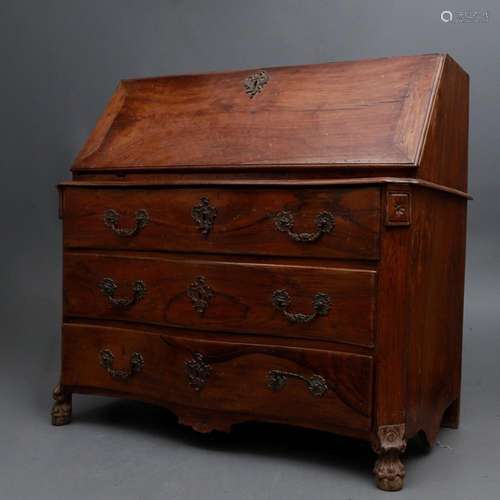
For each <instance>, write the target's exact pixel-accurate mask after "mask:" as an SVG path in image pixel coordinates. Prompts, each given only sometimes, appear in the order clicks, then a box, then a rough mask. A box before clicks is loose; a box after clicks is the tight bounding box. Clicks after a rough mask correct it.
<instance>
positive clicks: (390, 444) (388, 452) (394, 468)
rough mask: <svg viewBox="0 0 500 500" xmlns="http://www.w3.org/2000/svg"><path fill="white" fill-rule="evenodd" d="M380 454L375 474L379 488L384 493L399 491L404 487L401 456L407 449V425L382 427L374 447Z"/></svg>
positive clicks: (403, 468) (403, 470)
mask: <svg viewBox="0 0 500 500" xmlns="http://www.w3.org/2000/svg"><path fill="white" fill-rule="evenodd" d="M373 449H374V451H375V452H376V453H377V454H378V459H377V461H376V462H375V467H374V469H373V474H374V475H375V481H376V484H377V487H378V488H379V489H381V490H384V491H398V490H400V489H401V488H402V487H403V483H404V478H405V467H404V465H403V463H402V462H401V460H400V454H401V453H403V452H404V451H405V449H406V438H405V425H404V424H397V425H382V426H380V427H379V428H378V432H377V441H376V442H375V443H374V445H373Z"/></svg>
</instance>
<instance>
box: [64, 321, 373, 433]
mask: <svg viewBox="0 0 500 500" xmlns="http://www.w3.org/2000/svg"><path fill="white" fill-rule="evenodd" d="M139 358H140V359H141V365H140V369H139V368H137V369H136V371H135V372H133V370H132V367H133V366H134V364H133V360H134V359H139ZM103 360H104V361H103ZM136 366H137V365H136ZM131 372H133V373H131ZM372 372H373V367H372V358H371V357H369V356H363V355H358V354H350V353H341V352H334V351H319V350H314V349H299V348H292V347H281V346H280V347H278V346H269V345H262V344H248V343H236V342H221V341H207V340H193V339H186V338H179V337H173V336H170V335H166V334H165V335H162V334H156V333H147V332H144V331H139V330H126V329H119V328H111V327H101V326H95V325H91V326H90V325H84V324H65V325H64V328H63V361H62V383H63V384H64V385H66V386H73V387H82V388H87V389H89V388H90V389H92V388H97V389H102V390H109V391H115V392H117V393H123V394H128V395H131V396H133V397H138V398H139V399H140V398H141V397H143V398H145V399H149V400H153V401H156V402H165V403H166V404H167V406H168V403H169V402H170V403H177V404H182V405H186V406H190V407H194V408H200V409H210V410H219V411H227V412H234V413H238V414H248V415H250V416H251V417H252V418H251V419H253V420H254V419H256V418H257V419H259V418H264V419H265V418H266V417H267V418H269V419H273V420H278V421H285V422H290V423H294V422H295V423H307V422H308V421H316V422H317V421H319V422H324V423H327V424H329V425H338V426H343V427H348V428H354V429H369V428H370V422H371V394H372V376H373V373H372ZM120 375H122V376H120Z"/></svg>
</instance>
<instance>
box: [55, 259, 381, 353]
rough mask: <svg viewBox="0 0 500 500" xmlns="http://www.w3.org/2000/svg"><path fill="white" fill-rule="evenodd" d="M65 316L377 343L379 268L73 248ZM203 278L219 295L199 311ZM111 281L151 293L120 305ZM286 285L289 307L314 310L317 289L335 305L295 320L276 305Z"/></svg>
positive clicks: (121, 291)
mask: <svg viewBox="0 0 500 500" xmlns="http://www.w3.org/2000/svg"><path fill="white" fill-rule="evenodd" d="M64 259H65V265H64V291H65V293H64V314H65V316H68V317H87V318H101V319H115V320H120V321H133V322H141V323H151V324H159V325H167V326H173V327H182V328H197V329H200V330H215V331H230V332H234V333H246V334H251V333H255V334H259V333H260V334H262V333H265V334H268V335H272V336H284V337H297V338H309V339H318V340H319V339H322V340H331V341H337V342H347V343H352V344H358V345H372V343H373V328H374V319H375V317H374V315H375V286H376V272H375V271H371V270H351V269H339V268H316V267H310V266H297V265H295V266H292V265H278V264H257V263H251V262H246V263H245V262H241V263H240V262H238V263H236V262H230V261H226V262H223V261H222V262H221V261H212V260H210V261H203V260H193V259H190V260H186V261H185V260H183V259H175V258H168V257H162V256H156V257H154V256H152V257H145V256H140V255H136V256H123V255H121V254H118V253H107V254H90V253H75V252H67V253H66V254H65V256H64ZM198 277H203V278H204V279H205V281H206V284H207V286H209V288H210V289H211V292H212V295H213V296H212V298H211V299H210V300H209V301H208V305H207V307H206V309H205V310H204V312H198V311H196V310H195V308H194V305H195V304H194V303H193V300H192V299H191V298H190V297H189V295H188V288H189V287H190V286H191V285H192V283H193V282H195V280H196V278H198ZM105 278H112V279H113V280H114V281H115V282H116V284H117V285H118V289H117V292H116V295H117V296H120V297H131V296H132V295H133V294H132V287H133V284H134V282H135V281H137V280H142V281H143V282H144V284H145V287H146V290H147V291H146V293H145V296H144V298H143V299H142V300H140V301H138V302H137V303H136V304H134V305H133V306H131V307H130V308H128V309H122V308H119V307H115V306H113V305H112V304H110V302H109V301H108V299H107V298H106V297H105V296H104V294H103V293H102V291H101V290H100V288H99V285H100V283H102V281H103V279H105ZM276 290H286V291H287V292H288V294H289V295H290V298H291V305H290V307H289V310H290V311H291V312H294V313H296V312H299V313H304V314H311V313H312V312H313V311H314V309H313V299H314V296H315V295H316V294H317V293H325V294H327V295H328V296H329V297H330V299H331V310H330V311H329V313H328V314H327V315H324V316H318V317H316V318H315V319H314V320H312V321H310V322H309V323H306V324H293V323H290V321H289V320H287V318H286V317H285V316H284V314H283V313H282V312H281V311H280V310H278V309H276V307H275V306H273V301H272V300H273V292H275V291H276Z"/></svg>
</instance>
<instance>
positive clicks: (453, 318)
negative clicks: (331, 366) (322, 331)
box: [407, 190, 467, 444]
mask: <svg viewBox="0 0 500 500" xmlns="http://www.w3.org/2000/svg"><path fill="white" fill-rule="evenodd" d="M414 198H415V199H414V218H415V226H414V230H413V232H412V235H411V238H412V240H411V247H412V249H413V251H412V252H411V254H410V256H409V257H410V262H409V265H410V269H411V270H412V279H411V280H409V282H408V290H409V300H410V302H411V316H409V317H411V318H412V321H411V322H410V324H409V338H408V344H407V349H408V352H409V354H408V356H407V367H408V368H407V369H408V378H407V379H408V382H407V384H408V385H407V400H408V402H407V405H408V406H407V412H408V413H407V421H408V427H409V429H408V430H409V433H410V435H413V434H415V433H416V432H418V431H419V430H423V431H424V432H425V434H426V437H427V440H428V442H429V443H431V444H432V443H434V441H435V440H436V437H437V434H438V431H439V427H440V424H441V419H442V418H443V413H444V412H445V410H446V408H447V407H448V406H450V405H451V406H452V408H451V412H450V413H448V415H446V417H447V420H445V422H444V423H445V424H448V425H450V426H452V427H457V426H458V420H459V410H460V404H459V401H460V379H461V364H462V363H461V360H462V318H463V300H464V294H463V289H464V268H465V236H466V212H467V205H466V202H465V201H464V200H461V199H460V198H456V197H453V196H439V195H436V194H435V193H433V192H432V191H427V190H416V192H415V197H414ZM443 297H445V298H446V299H445V300H443Z"/></svg>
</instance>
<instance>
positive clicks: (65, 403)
mask: <svg viewBox="0 0 500 500" xmlns="http://www.w3.org/2000/svg"><path fill="white" fill-rule="evenodd" d="M52 397H53V398H54V401H55V403H54V406H53V407H52V425H66V424H69V423H70V422H71V393H70V392H68V391H67V390H65V389H64V387H63V386H62V385H61V384H57V385H56V387H55V389H54V392H53V393H52Z"/></svg>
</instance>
